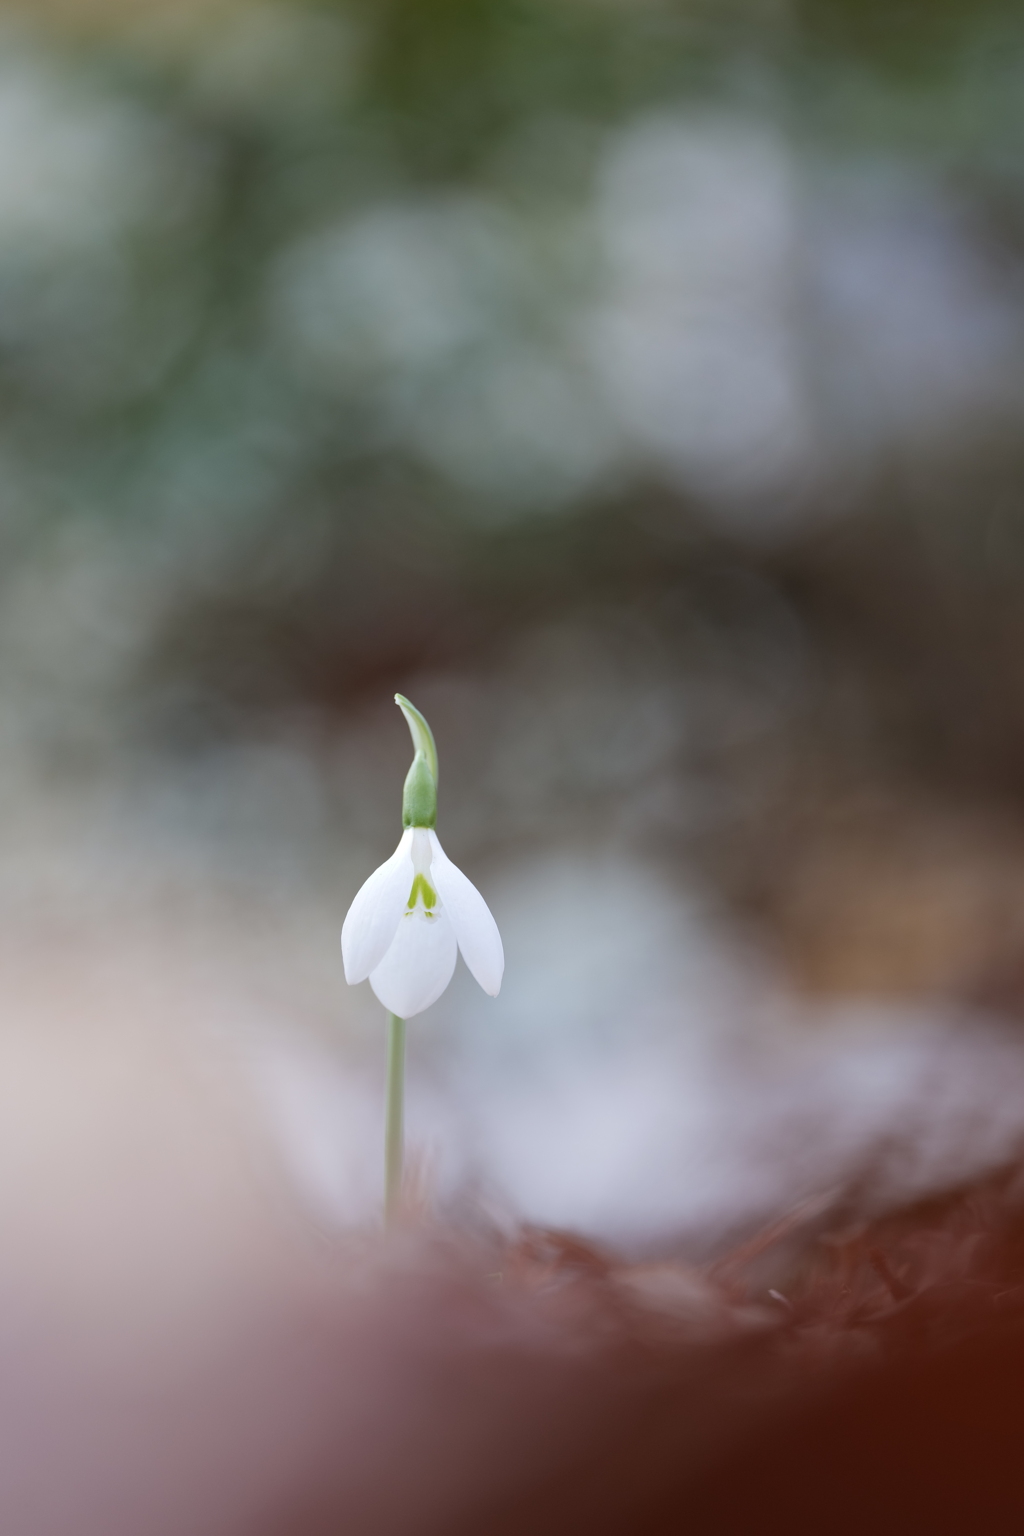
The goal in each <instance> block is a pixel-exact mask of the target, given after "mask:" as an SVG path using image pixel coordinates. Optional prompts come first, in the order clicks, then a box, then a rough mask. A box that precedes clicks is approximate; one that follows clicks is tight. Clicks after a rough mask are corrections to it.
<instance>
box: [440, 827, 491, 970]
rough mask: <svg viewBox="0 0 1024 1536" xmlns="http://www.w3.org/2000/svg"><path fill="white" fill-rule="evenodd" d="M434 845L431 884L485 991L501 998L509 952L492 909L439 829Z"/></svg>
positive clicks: (467, 960)
mask: <svg viewBox="0 0 1024 1536" xmlns="http://www.w3.org/2000/svg"><path fill="white" fill-rule="evenodd" d="M430 846H431V849H432V850H433V857H432V858H431V861H430V883H431V884H432V885H433V887H434V889H435V890H436V891H437V894H438V895H439V896H440V898H441V900H442V902H443V903H444V909H445V911H446V912H447V913H448V916H449V917H450V918H451V920H452V927H453V928H454V929H455V937H456V938H457V939H458V941H459V948H460V949H461V950H462V958H463V960H465V962H466V964H467V965H468V966H469V968H470V970H471V971H472V973H473V975H474V976H475V977H476V979H477V981H478V982H479V983H480V985H481V986H482V987H483V989H484V991H485V992H486V993H488V995H489V996H491V997H497V995H498V989H499V988H500V986H501V977H502V973H503V972H504V970H505V952H504V950H503V949H502V947H501V934H500V933H499V932H498V925H497V923H496V922H495V921H494V918H493V917H492V916H491V909H490V907H489V906H488V905H487V903H486V901H484V899H483V897H482V896H481V895H480V892H479V891H478V890H477V888H476V886H475V885H474V884H473V882H472V881H471V880H467V878H466V876H465V875H464V874H463V873H462V870H461V869H459V868H458V866H457V865H455V864H453V863H452V861H451V859H450V858H449V857H448V855H447V854H446V853H445V851H444V849H443V848H442V847H441V844H440V843H439V842H438V840H437V833H436V832H431V834H430Z"/></svg>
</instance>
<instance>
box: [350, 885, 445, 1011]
mask: <svg viewBox="0 0 1024 1536" xmlns="http://www.w3.org/2000/svg"><path fill="white" fill-rule="evenodd" d="M457 954H458V948H457V946H456V943H455V933H454V930H453V928H452V925H451V923H450V922H449V920H448V915H447V913H446V912H445V910H444V908H443V907H438V908H437V910H436V912H435V915H434V916H432V917H425V916H424V914H423V913H422V912H407V913H406V914H405V916H404V917H402V918H400V919H399V923H398V931H397V933H396V934H395V937H394V939H393V940H392V943H391V948H390V949H389V950H388V952H387V954H386V955H385V956H384V958H383V960H382V961H381V962H380V964H379V965H378V966H377V968H376V970H375V971H373V972H371V974H370V986H371V987H372V988H373V990H374V991H375V992H376V994H377V996H378V997H379V998H380V1000H381V1002H382V1003H383V1004H384V1007H385V1008H387V1009H388V1011H389V1012H390V1013H397V1014H398V1017H399V1018H400V1019H411V1018H412V1017H413V1016H414V1015H415V1014H417V1013H422V1012H423V1010H424V1008H429V1007H430V1005H431V1003H436V1002H437V1000H438V998H439V997H440V996H441V993H442V992H443V991H444V989H445V987H446V986H447V985H448V983H449V982H450V981H451V979H452V973H453V971H454V970H455V957H456V955H457Z"/></svg>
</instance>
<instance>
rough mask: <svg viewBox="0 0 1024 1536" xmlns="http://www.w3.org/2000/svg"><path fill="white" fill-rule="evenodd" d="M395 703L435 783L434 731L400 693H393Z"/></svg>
mask: <svg viewBox="0 0 1024 1536" xmlns="http://www.w3.org/2000/svg"><path fill="white" fill-rule="evenodd" d="M395 703H396V704H397V705H398V707H399V709H400V710H401V711H402V714H403V715H404V716H405V721H406V724H407V725H408V727H409V731H410V734H411V735H412V744H413V747H414V748H415V750H416V751H417V752H422V753H423V756H424V757H425V758H426V760H427V767H428V768H429V769H430V772H431V773H432V774H433V777H434V783H435V784H436V783H437V777H438V775H437V747H436V746H435V745H434V733H433V731H432V730H431V729H430V726H429V725H428V724H427V722H426V721H425V720H424V718H423V716H422V715H421V714H420V712H419V710H418V709H417V708H416V706H415V704H410V703H409V700H408V699H407V698H406V697H405V695H404V694H402V693H396V694H395Z"/></svg>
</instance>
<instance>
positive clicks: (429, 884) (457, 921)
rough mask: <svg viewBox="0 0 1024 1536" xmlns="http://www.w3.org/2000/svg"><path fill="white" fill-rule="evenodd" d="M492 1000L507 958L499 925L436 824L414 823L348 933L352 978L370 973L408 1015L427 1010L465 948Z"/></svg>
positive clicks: (390, 1003)
mask: <svg viewBox="0 0 1024 1536" xmlns="http://www.w3.org/2000/svg"><path fill="white" fill-rule="evenodd" d="M460 949H461V951H462V958H463V959H464V960H465V962H466V964H467V965H468V966H469V969H470V971H471V972H472V974H473V975H474V976H475V977H476V980H477V981H478V982H479V983H480V985H481V987H483V989H484V991H485V992H487V993H488V994H489V995H490V996H491V997H497V995H498V989H499V987H500V986H501V977H502V972H503V971H504V968H505V957H504V953H503V951H502V947H501V936H500V934H499V933H498V925H497V924H496V923H495V921H494V918H493V917H492V916H491V913H490V909H489V908H488V906H487V903H486V902H485V901H484V899H483V897H482V896H481V895H480V892H479V891H478V890H477V888H476V886H475V885H473V884H472V882H471V881H470V880H468V879H467V878H466V876H465V875H464V874H463V873H462V871H461V869H458V868H457V867H456V865H454V864H453V863H452V861H451V859H449V858H448V856H447V855H446V854H445V852H444V849H443V848H442V847H441V844H440V843H439V842H438V840H437V833H436V832H435V831H434V830H433V828H430V827H423V826H412V827H407V828H406V830H405V831H404V832H403V834H402V840H401V842H400V843H399V844H398V847H397V848H396V849H395V851H394V853H393V854H392V855H391V857H390V859H388V860H387V862H386V863H384V864H382V865H381V866H380V868H379V869H375V870H374V872H373V874H372V875H371V876H370V878H369V879H368V880H367V881H366V882H365V884H364V885H363V886H362V888H361V890H360V891H359V893H358V895H357V896H356V899H355V901H353V903H352V905H351V907H350V908H349V911H348V916H347V917H346V918H345V925H344V927H343V928H342V931H341V952H342V957H343V959H344V962H345V979H346V981H348V982H349V984H350V985H354V984H355V983H356V982H359V981H364V980H365V979H366V978H367V977H369V978H370V986H371V987H372V988H373V990H374V992H375V993H376V994H377V996H378V998H379V999H380V1001H381V1002H382V1003H383V1004H384V1007H385V1008H387V1010H388V1011H389V1012H390V1013H394V1014H397V1015H398V1017H399V1018H400V1019H411V1018H412V1017H413V1016H414V1015H415V1014H417V1013H422V1012H423V1010H424V1008H429V1007H430V1005H431V1003H435V1002H436V1001H437V999H438V998H439V997H440V996H441V993H442V992H443V991H444V989H445V987H446V986H447V985H448V983H449V982H450V981H451V979H452V974H453V972H454V970H455V960H456V954H457V951H458V950H460Z"/></svg>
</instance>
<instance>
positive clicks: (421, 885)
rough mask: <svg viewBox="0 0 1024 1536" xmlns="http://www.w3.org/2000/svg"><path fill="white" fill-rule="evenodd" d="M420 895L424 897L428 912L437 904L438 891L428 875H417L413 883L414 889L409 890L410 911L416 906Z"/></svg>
mask: <svg viewBox="0 0 1024 1536" xmlns="http://www.w3.org/2000/svg"><path fill="white" fill-rule="evenodd" d="M418 897H422V899H423V905H424V908H425V909H426V910H427V911H428V912H430V911H431V910H432V908H434V907H436V906H437V892H436V891H435V890H434V888H433V886H432V885H431V884H430V882H429V881H428V879H427V877H426V875H417V876H416V878H415V880H414V881H413V883H412V890H411V891H410V892H409V902H408V907H409V911H410V912H411V911H412V909H413V907H415V905H416V901H417V898H418Z"/></svg>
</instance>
